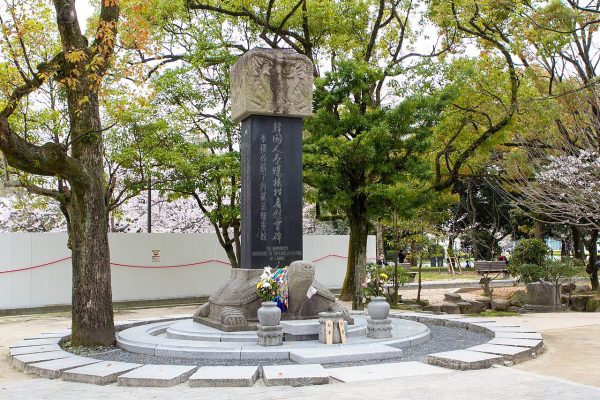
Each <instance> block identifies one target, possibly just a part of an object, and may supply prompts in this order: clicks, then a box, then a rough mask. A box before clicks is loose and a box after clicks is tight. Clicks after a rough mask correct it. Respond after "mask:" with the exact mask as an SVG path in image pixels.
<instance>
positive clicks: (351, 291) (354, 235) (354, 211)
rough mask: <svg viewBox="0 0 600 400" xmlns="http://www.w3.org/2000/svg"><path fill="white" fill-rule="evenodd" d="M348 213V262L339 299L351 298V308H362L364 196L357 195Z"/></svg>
mask: <svg viewBox="0 0 600 400" xmlns="http://www.w3.org/2000/svg"><path fill="white" fill-rule="evenodd" d="M347 214H348V219H349V222H350V243H349V246H348V264H347V267H346V277H345V278H344V284H343V286H342V293H341V294H340V299H341V300H345V301H349V300H352V309H353V310H362V309H364V304H363V293H362V283H363V282H364V281H365V277H366V267H367V236H368V229H369V220H368V218H367V213H366V198H365V197H364V196H362V195H361V196H358V197H357V198H355V199H353V205H352V207H351V210H350V212H348V213H347Z"/></svg>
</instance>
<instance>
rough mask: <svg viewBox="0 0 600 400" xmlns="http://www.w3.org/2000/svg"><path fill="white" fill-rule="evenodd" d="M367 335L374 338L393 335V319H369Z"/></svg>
mask: <svg viewBox="0 0 600 400" xmlns="http://www.w3.org/2000/svg"><path fill="white" fill-rule="evenodd" d="M367 337H370V338H373V339H386V338H391V337H392V320H390V319H389V318H388V319H372V318H369V319H367Z"/></svg>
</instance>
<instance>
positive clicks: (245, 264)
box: [241, 115, 302, 269]
mask: <svg viewBox="0 0 600 400" xmlns="http://www.w3.org/2000/svg"><path fill="white" fill-rule="evenodd" d="M241 153H242V199H241V207H242V209H241V214H242V257H241V267H242V268H252V269H254V268H263V267H266V266H270V267H277V266H286V265H289V264H290V263H291V262H292V261H295V260H301V259H302V119H300V118H287V117H269V116H261V115H252V116H250V117H248V118H246V119H245V120H244V121H243V122H242V128H241Z"/></svg>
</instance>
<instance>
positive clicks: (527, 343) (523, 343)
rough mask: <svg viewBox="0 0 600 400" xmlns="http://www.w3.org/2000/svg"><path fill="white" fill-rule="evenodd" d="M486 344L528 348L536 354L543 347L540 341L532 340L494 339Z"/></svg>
mask: <svg viewBox="0 0 600 400" xmlns="http://www.w3.org/2000/svg"><path fill="white" fill-rule="evenodd" d="M488 344H500V345H503V346H518V347H530V348H532V349H534V350H535V351H536V352H538V353H539V352H540V351H541V350H542V348H543V347H544V342H543V341H541V340H534V339H509V338H498V337H497V338H494V339H492V340H490V341H489V342H488Z"/></svg>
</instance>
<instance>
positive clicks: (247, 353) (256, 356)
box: [240, 342, 290, 362]
mask: <svg viewBox="0 0 600 400" xmlns="http://www.w3.org/2000/svg"><path fill="white" fill-rule="evenodd" d="M284 343H285V342H284ZM274 347H276V348H277V351H272V350H273V348H274ZM269 350H271V351H265V347H263V346H259V345H258V344H254V345H251V344H248V345H242V351H241V352H240V360H256V361H267V362H268V361H269V360H289V358H290V349H289V348H286V347H285V346H271V347H270V348H269Z"/></svg>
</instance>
